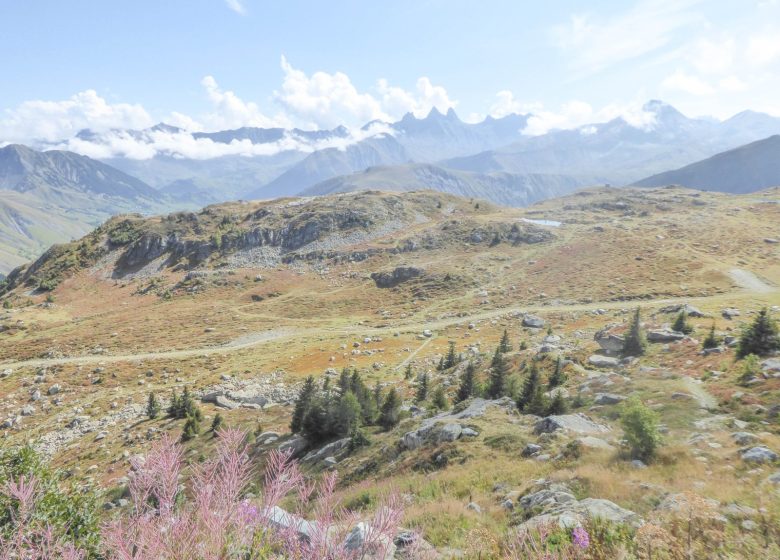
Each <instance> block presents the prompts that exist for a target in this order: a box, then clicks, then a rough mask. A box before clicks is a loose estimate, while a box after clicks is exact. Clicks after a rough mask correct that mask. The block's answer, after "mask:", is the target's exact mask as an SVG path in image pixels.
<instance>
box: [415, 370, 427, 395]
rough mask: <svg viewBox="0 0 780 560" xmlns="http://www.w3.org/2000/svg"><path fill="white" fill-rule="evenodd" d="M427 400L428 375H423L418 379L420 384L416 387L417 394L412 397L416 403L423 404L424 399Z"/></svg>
mask: <svg viewBox="0 0 780 560" xmlns="http://www.w3.org/2000/svg"><path fill="white" fill-rule="evenodd" d="M427 398H428V374H427V373H423V374H422V376H421V377H420V383H419V385H417V394H416V395H415V397H414V400H416V401H417V402H423V401H424V400H425V399H427Z"/></svg>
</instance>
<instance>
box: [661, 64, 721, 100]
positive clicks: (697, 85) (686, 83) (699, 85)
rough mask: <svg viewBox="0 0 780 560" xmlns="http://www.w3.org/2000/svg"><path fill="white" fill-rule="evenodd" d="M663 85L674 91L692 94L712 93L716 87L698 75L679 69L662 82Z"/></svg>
mask: <svg viewBox="0 0 780 560" xmlns="http://www.w3.org/2000/svg"><path fill="white" fill-rule="evenodd" d="M661 87H662V88H664V89H667V90H672V91H681V92H683V93H688V94H690V95H712V94H713V93H715V88H714V87H713V86H712V85H710V84H709V83H708V82H706V81H704V80H703V79H702V78H700V77H698V76H694V75H693V74H688V73H687V72H685V71H683V70H677V71H676V72H674V73H673V74H670V75H669V76H667V77H666V78H664V81H663V82H661Z"/></svg>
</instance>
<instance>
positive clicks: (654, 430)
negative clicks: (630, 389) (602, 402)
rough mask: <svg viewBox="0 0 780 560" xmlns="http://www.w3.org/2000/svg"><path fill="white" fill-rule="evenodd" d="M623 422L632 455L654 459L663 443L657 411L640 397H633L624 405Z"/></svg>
mask: <svg viewBox="0 0 780 560" xmlns="http://www.w3.org/2000/svg"><path fill="white" fill-rule="evenodd" d="M621 423H622V425H623V432H624V436H625V439H626V442H627V444H628V448H629V451H630V453H631V457H632V458H635V459H641V460H643V461H647V460H650V459H652V458H653V457H654V456H655V453H656V450H657V449H658V446H659V445H660V444H661V434H660V432H659V431H658V415H657V414H656V413H655V411H653V410H651V409H650V408H648V407H647V406H645V405H644V404H643V403H642V401H640V400H639V398H637V397H631V398H630V399H628V400H627V401H626V403H625V404H624V405H623V411H622V414H621Z"/></svg>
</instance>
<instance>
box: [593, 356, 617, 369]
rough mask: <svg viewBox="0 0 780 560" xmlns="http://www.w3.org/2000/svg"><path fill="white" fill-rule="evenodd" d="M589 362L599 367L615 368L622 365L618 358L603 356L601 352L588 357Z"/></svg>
mask: <svg viewBox="0 0 780 560" xmlns="http://www.w3.org/2000/svg"><path fill="white" fill-rule="evenodd" d="M588 363H589V364H590V365H592V366H593V367H597V368H615V367H618V366H619V365H620V361H619V360H618V359H617V358H613V357H611V356H601V355H599V354H594V355H593V356H591V357H590V358H588Z"/></svg>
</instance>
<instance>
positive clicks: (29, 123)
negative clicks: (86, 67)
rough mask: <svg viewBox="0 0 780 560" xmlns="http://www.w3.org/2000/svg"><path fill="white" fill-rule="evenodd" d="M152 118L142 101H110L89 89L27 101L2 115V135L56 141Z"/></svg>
mask: <svg viewBox="0 0 780 560" xmlns="http://www.w3.org/2000/svg"><path fill="white" fill-rule="evenodd" d="M152 124H153V120H152V118H151V116H150V115H149V113H147V112H146V110H145V109H144V108H143V107H142V106H141V105H132V104H129V103H116V104H111V103H109V102H108V101H106V100H105V99H104V98H102V97H100V96H99V95H98V94H97V92H96V91H95V90H91V89H89V90H86V91H82V92H80V93H77V94H75V95H74V96H72V97H70V98H69V99H65V100H62V101H40V100H36V101H25V102H23V103H21V104H20V105H19V106H17V107H16V108H14V109H8V110H6V111H5V115H4V116H3V117H0V138H3V140H5V141H10V142H26V141H29V140H30V139H39V140H45V141H56V140H61V139H63V138H67V137H70V136H73V135H75V134H76V133H77V132H78V131H79V130H82V129H84V128H90V129H92V130H95V131H98V132H100V131H104V130H109V129H112V128H143V127H147V126H151V125H152Z"/></svg>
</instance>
